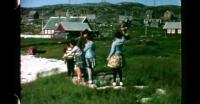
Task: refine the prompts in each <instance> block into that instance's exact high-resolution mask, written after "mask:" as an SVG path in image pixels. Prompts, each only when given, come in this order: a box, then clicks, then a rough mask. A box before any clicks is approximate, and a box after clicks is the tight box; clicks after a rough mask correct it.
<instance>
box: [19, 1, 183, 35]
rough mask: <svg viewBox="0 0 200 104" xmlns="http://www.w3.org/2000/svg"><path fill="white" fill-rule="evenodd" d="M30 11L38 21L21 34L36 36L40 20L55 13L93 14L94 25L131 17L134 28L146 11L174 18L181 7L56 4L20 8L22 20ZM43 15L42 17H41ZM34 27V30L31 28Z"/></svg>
mask: <svg viewBox="0 0 200 104" xmlns="http://www.w3.org/2000/svg"><path fill="white" fill-rule="evenodd" d="M31 10H36V11H38V13H39V15H40V19H36V20H34V21H33V22H34V24H35V25H31V26H22V28H21V32H30V31H31V32H33V33H34V34H38V33H40V32H41V24H42V22H41V21H42V20H41V18H42V17H43V18H45V19H46V20H45V21H44V24H45V23H46V22H47V19H48V18H49V17H51V16H56V12H60V13H61V16H66V12H67V11H68V12H69V13H71V15H76V16H79V15H80V14H81V13H83V12H84V13H87V14H95V15H96V20H95V21H96V23H97V24H99V23H105V24H107V25H116V24H119V15H128V16H133V21H132V23H133V25H134V26H143V19H144V18H145V12H146V11H147V10H153V16H154V18H162V17H163V15H164V12H165V11H166V10H170V11H172V12H173V13H174V14H175V16H176V17H178V18H180V16H181V7H180V6H175V5H166V6H156V7H154V6H146V5H143V4H139V3H126V2H122V3H118V4H110V3H85V4H58V5H51V6H43V7H37V8H21V17H22V20H26V19H27V18H28V13H29V11H31ZM42 14H43V16H42ZM33 27H34V28H33Z"/></svg>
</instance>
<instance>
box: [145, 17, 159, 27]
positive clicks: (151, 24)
mask: <svg viewBox="0 0 200 104" xmlns="http://www.w3.org/2000/svg"><path fill="white" fill-rule="evenodd" d="M161 23H162V20H161V19H148V18H147V19H144V24H145V26H149V27H155V28H158V27H159V26H160V24H161Z"/></svg>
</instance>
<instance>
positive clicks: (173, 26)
mask: <svg viewBox="0 0 200 104" xmlns="http://www.w3.org/2000/svg"><path fill="white" fill-rule="evenodd" d="M163 29H164V30H165V31H166V34H181V33H182V31H181V22H166V23H165V25H164V27H163Z"/></svg>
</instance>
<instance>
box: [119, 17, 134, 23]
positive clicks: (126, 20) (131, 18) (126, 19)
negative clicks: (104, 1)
mask: <svg viewBox="0 0 200 104" xmlns="http://www.w3.org/2000/svg"><path fill="white" fill-rule="evenodd" d="M132 20H133V17H132V16H119V23H122V21H125V22H128V21H132Z"/></svg>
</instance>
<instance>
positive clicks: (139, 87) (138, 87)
mask: <svg viewBox="0 0 200 104" xmlns="http://www.w3.org/2000/svg"><path fill="white" fill-rule="evenodd" d="M133 87H135V88H137V89H140V90H142V89H144V88H147V87H148V86H142V85H140V86H138V85H136V86H133Z"/></svg>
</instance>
